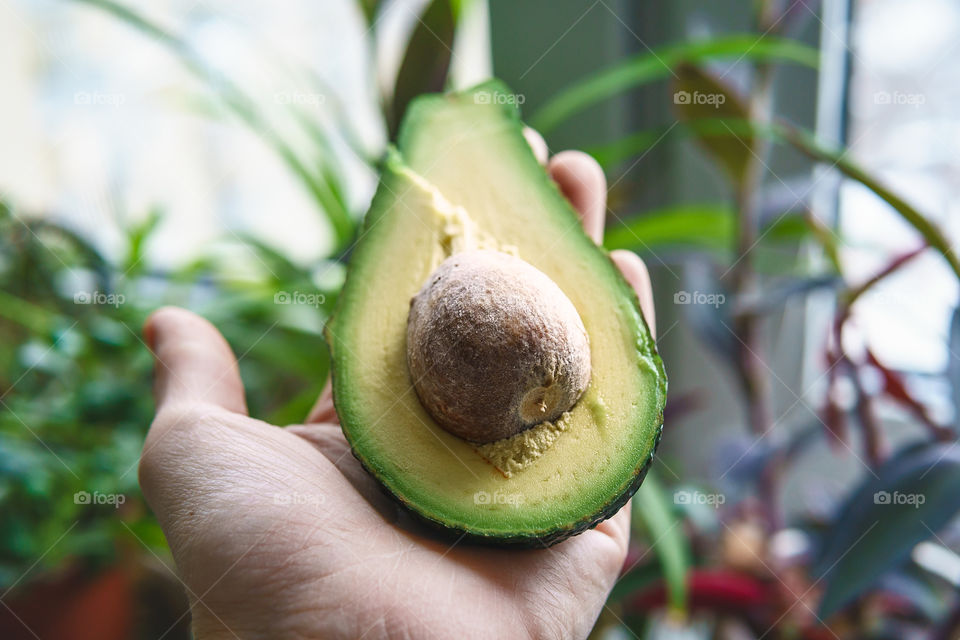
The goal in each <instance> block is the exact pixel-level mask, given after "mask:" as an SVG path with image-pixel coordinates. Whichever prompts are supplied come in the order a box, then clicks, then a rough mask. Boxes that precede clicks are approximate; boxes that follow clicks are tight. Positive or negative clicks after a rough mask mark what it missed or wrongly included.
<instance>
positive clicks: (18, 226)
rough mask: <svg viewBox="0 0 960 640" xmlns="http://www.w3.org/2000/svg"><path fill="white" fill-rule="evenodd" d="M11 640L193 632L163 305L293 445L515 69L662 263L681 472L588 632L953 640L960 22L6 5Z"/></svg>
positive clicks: (663, 327)
mask: <svg viewBox="0 0 960 640" xmlns="http://www.w3.org/2000/svg"><path fill="white" fill-rule="evenodd" d="M0 42H3V50H4V54H3V56H2V57H0V86H2V87H3V94H2V95H3V98H2V100H0V141H2V144H0V513H2V518H0V604H2V605H3V608H0V637H3V638H44V639H46V638H70V639H74V638H99V639H105V640H110V639H113V638H117V639H120V638H144V639H146V638H187V637H189V636H190V632H189V614H188V609H187V602H186V600H185V597H184V594H183V592H182V588H181V586H180V584H179V582H178V580H177V579H176V577H175V574H174V573H173V570H172V563H171V560H170V557H169V552H168V550H167V548H166V545H165V541H164V538H163V534H162V533H161V532H160V530H159V528H158V527H157V525H156V522H155V521H154V519H153V517H152V516H151V514H150V512H149V510H148V509H147V508H146V506H145V504H144V502H143V499H142V497H141V496H140V493H139V489H138V487H137V479H136V467H137V460H138V456H139V451H140V447H141V444H142V441H143V437H144V434H145V432H146V429H147V426H148V425H149V422H150V420H151V417H152V401H151V399H150V369H151V359H150V354H149V352H148V349H147V348H146V346H145V344H144V343H143V341H142V340H141V338H140V326H141V324H142V322H143V320H144V318H145V317H146V315H147V314H148V313H149V312H150V311H151V310H152V309H154V308H156V307H158V306H160V305H163V304H178V305H183V306H186V307H189V308H191V309H194V310H196V311H197V312H199V313H201V314H203V315H204V316H206V317H207V318H209V319H210V320H211V321H213V322H214V323H215V324H216V325H217V326H218V327H220V328H221V329H222V330H223V332H224V334H225V335H226V337H227V339H228V341H229V342H230V344H231V346H232V347H233V349H234V351H235V352H236V353H237V355H238V357H239V358H240V366H241V372H242V375H243V378H244V381H245V383H246V385H247V389H248V396H249V397H248V400H249V404H250V408H251V413H252V414H253V415H255V416H257V417H260V418H263V419H265V420H268V421H272V422H275V423H277V424H287V423H293V422H297V421H299V420H301V419H302V418H303V416H305V415H306V412H307V410H308V409H309V407H310V406H311V405H312V403H313V401H314V399H315V398H316V396H317V394H318V393H319V391H320V389H321V388H322V386H323V384H324V382H325V378H326V376H327V368H328V360H327V352H326V347H325V345H324V344H323V340H322V336H321V330H322V327H323V325H324V322H325V321H326V319H327V317H328V314H329V313H330V311H331V309H332V308H333V305H334V304H335V302H336V297H337V292H338V290H339V288H340V286H341V284H342V281H343V277H344V273H345V264H346V261H347V258H348V256H349V251H350V247H351V245H352V242H353V240H354V238H355V235H356V232H357V228H358V224H359V222H360V220H361V218H362V215H363V213H364V211H365V209H366V206H367V204H368V203H369V200H370V198H371V196H372V194H373V190H374V189H375V187H376V179H377V163H378V161H379V159H380V157H381V156H382V154H383V152H384V150H385V149H386V146H387V145H388V144H389V141H390V140H391V136H392V135H393V132H394V131H395V127H396V125H397V123H398V122H399V119H400V118H401V117H402V114H403V112H404V109H405V108H406V105H407V104H408V103H409V101H410V100H411V99H412V98H413V97H414V96H416V95H418V94H420V93H424V92H431V91H441V90H445V89H455V88H462V87H467V86H470V85H472V84H474V83H476V82H479V81H481V80H483V79H485V78H487V77H490V76H491V75H496V76H497V77H500V78H501V79H503V80H504V81H506V82H507V83H508V84H509V85H510V86H511V87H512V88H513V89H514V90H515V91H516V93H517V103H518V104H519V105H520V108H521V111H522V112H523V117H524V119H525V120H526V121H527V122H528V123H529V124H531V125H532V126H534V127H535V128H537V129H539V130H540V131H541V132H542V133H543V134H544V136H545V138H546V140H547V142H548V144H549V146H550V148H551V150H553V151H557V150H561V149H565V148H581V149H584V150H586V151H587V152H589V153H591V154H592V155H593V156H594V157H595V158H597V160H598V161H599V162H600V163H601V164H602V165H603V167H604V169H605V171H606V172H607V178H608V183H609V187H610V193H609V209H608V218H607V233H606V238H605V246H606V247H608V248H610V249H613V248H627V249H632V250H634V251H637V252H638V253H639V254H640V255H641V256H642V257H643V258H644V259H645V261H646V262H647V264H648V266H649V267H650V269H651V272H652V276H653V280H654V289H655V293H656V302H657V324H658V329H659V346H660V350H661V354H662V355H663V358H664V361H665V363H666V367H667V372H668V375H669V376H670V399H669V403H668V407H667V412H666V427H665V431H664V438H663V443H662V445H661V449H660V455H659V457H658V458H657V462H656V463H655V464H654V467H653V470H652V472H651V473H650V475H649V477H648V479H647V481H646V482H645V483H644V485H643V486H642V488H641V490H640V492H639V493H638V494H637V497H636V498H635V499H634V501H633V509H634V512H635V518H634V523H635V534H634V536H633V541H632V551H631V554H630V557H629V558H628V560H627V563H626V565H625V566H624V569H623V575H622V577H621V579H620V580H619V581H618V583H617V585H616V587H615V588H614V591H613V593H612V594H611V597H610V601H609V603H608V606H607V607H606V608H605V610H604V612H603V614H602V615H601V617H600V619H599V620H598V622H597V627H596V630H595V631H594V637H596V638H604V639H620V638H643V639H646V638H690V639H699V638H704V639H708V638H710V639H713V638H716V639H731V640H740V639H745V640H746V639H751V638H801V639H807V638H809V639H821V638H823V639H828V638H838V639H840V638H843V639H846V638H877V639H880V638H896V639H900V638H908V639H909V638H935V639H947V638H956V637H960V597H958V590H957V587H958V585H960V556H958V553H957V552H958V551H960V528H958V526H957V525H958V521H957V518H956V517H955V516H956V515H957V512H958V511H960V497H958V496H960V494H958V492H957V490H956V489H955V487H960V449H958V448H957V447H955V442H956V438H957V428H958V424H960V414H958V412H957V402H958V398H960V356H958V351H960V322H958V321H957V320H956V319H955V316H956V312H955V308H956V306H957V299H958V287H957V282H958V277H960V260H958V257H957V255H956V254H955V252H954V251H953V247H954V246H955V245H956V242H957V240H958V237H960V217H958V215H957V214H958V213H960V153H957V149H958V148H960V2H957V1H956V0H913V2H910V3H906V2H898V1H896V0H822V1H817V0H754V1H753V2H735V1H733V0H678V1H675V2H628V1H627V0H595V1H593V2H591V1H590V0H584V1H579V2H576V1H573V0H526V1H525V2H508V1H507V0H489V1H484V0H393V1H389V0H384V1H377V0H327V1H326V2H322V3H317V2H301V1H293V2H285V3H283V4H282V5H268V4H265V3H255V2H249V1H247V0H233V1H231V2H228V1H226V0H203V1H202V2H197V1H195V0H158V1H154V2H150V3H147V2H134V1H132V0H128V1H123V2H121V1H118V2H116V3H115V2H111V1H108V0H72V1H71V0H59V1H53V0H29V1H28V0H0Z"/></svg>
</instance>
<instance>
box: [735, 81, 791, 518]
mask: <svg viewBox="0 0 960 640" xmlns="http://www.w3.org/2000/svg"><path fill="white" fill-rule="evenodd" d="M756 73H757V78H756V83H755V85H754V89H753V92H752V93H751V96H750V118H751V120H752V121H753V122H759V123H761V125H762V126H766V125H767V123H769V122H770V121H771V119H772V102H773V99H772V88H773V67H772V66H771V65H769V64H760V65H758V66H757V71H756ZM750 146H751V151H750V156H749V157H748V161H747V163H746V167H745V170H744V174H743V176H742V177H741V180H740V183H739V184H738V185H737V189H736V199H737V210H738V211H739V214H740V215H739V217H738V224H739V227H738V230H737V256H738V259H739V261H738V262H737V264H736V265H735V267H734V269H733V274H732V277H733V287H732V288H733V292H734V296H735V298H736V299H746V298H752V297H753V296H755V295H756V293H757V291H758V288H759V282H758V280H759V278H758V274H757V272H756V269H755V268H754V263H753V259H752V256H751V251H752V249H753V248H754V246H755V245H756V242H757V233H758V228H759V217H760V210H759V197H758V196H759V189H760V186H761V184H762V180H763V174H764V170H765V169H766V164H765V161H764V160H763V158H765V157H767V156H768V155H769V152H770V146H771V145H770V142H769V141H768V140H764V139H762V138H760V137H752V138H751V139H750ZM734 331H735V332H736V334H737V337H738V338H739V340H738V354H737V355H738V357H737V367H738V374H739V377H740V382H741V385H742V387H743V392H744V396H745V399H746V405H747V414H748V420H749V424H750V429H751V431H752V432H753V434H754V435H755V436H756V437H758V438H759V437H762V436H764V435H765V434H766V433H767V431H768V430H769V429H770V428H771V427H772V425H773V413H772V407H771V404H772V403H771V390H770V378H769V374H768V372H767V368H768V365H767V363H766V361H765V357H764V352H765V349H764V347H763V343H762V340H761V327H760V317H759V316H758V315H757V314H754V313H745V314H742V315H741V316H739V317H738V318H737V319H736V320H735V321H734ZM776 476H777V470H776V469H775V468H774V466H773V465H768V466H767V468H766V469H765V470H764V473H763V475H762V477H761V480H760V487H759V491H760V498H761V501H762V502H763V505H764V508H765V510H766V517H767V524H768V526H769V527H770V528H771V529H776V528H777V527H778V526H779V520H780V514H779V509H778V507H777V500H776V485H777V482H776V479H777V478H776Z"/></svg>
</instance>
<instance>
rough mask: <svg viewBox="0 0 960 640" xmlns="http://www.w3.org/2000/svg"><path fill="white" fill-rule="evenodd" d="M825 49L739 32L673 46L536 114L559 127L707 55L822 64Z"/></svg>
mask: <svg viewBox="0 0 960 640" xmlns="http://www.w3.org/2000/svg"><path fill="white" fill-rule="evenodd" d="M819 56H820V54H819V52H818V51H817V50H816V49H814V48H813V47H808V46H807V45H805V44H802V43H800V42H797V41H795V40H788V39H783V38H775V37H771V36H760V37H757V35H756V34H739V35H732V36H725V37H722V38H716V39H710V40H699V41H694V42H684V43H680V44H673V45H669V46H667V47H664V48H660V49H657V50H656V51H652V52H650V53H646V54H641V55H639V56H636V57H634V58H630V59H629V60H625V61H624V62H621V63H619V64H616V65H614V66H613V67H610V68H609V69H606V70H605V71H600V72H598V73H596V74H593V75H591V76H589V77H587V78H585V79H583V80H580V81H577V82H575V83H573V84H572V85H570V86H568V87H567V88H566V89H563V90H562V91H561V92H560V93H559V94H557V95H556V96H555V97H553V98H552V99H550V100H549V101H548V102H547V104H545V105H544V106H543V107H542V108H541V109H540V110H539V111H538V112H537V113H536V114H535V115H534V117H533V118H531V119H530V124H531V126H533V127H534V128H536V129H539V130H540V131H541V132H543V133H546V132H548V131H550V130H551V129H554V128H556V127H557V125H559V124H560V123H561V122H563V121H564V120H566V119H567V118H569V117H570V116H572V115H574V114H576V113H579V112H580V111H583V110H584V109H586V108H587V107H589V106H591V105H593V104H596V103H598V102H601V101H603V100H606V99H607V98H610V97H611V96H614V95H617V94H619V93H622V92H624V91H628V90H630V89H635V88H637V87H639V86H641V85H644V84H647V83H650V82H652V81H654V80H659V79H661V78H664V77H666V76H668V75H670V74H671V73H672V69H673V68H674V67H676V66H677V65H679V64H681V63H684V62H687V63H695V62H702V61H706V60H717V59H729V58H733V59H734V60H740V59H746V60H780V61H783V62H793V63H796V64H799V65H803V66H808V67H816V66H817V63H818V60H819Z"/></svg>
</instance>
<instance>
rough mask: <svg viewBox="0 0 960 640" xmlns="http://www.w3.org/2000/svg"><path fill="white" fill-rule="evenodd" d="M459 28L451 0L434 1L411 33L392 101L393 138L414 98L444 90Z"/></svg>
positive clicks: (391, 123)
mask: <svg viewBox="0 0 960 640" xmlns="http://www.w3.org/2000/svg"><path fill="white" fill-rule="evenodd" d="M455 31H456V20H455V16H454V7H453V3H452V2H451V0H432V2H431V3H430V5H429V6H428V7H427V9H426V11H424V13H423V15H421V16H419V17H418V18H417V25H416V27H415V28H414V30H413V35H411V36H410V42H409V43H408V44H407V50H406V53H405V54H404V56H403V61H402V62H401V63H400V70H399V72H398V73H397V82H396V84H395V85H394V88H393V99H392V100H391V102H390V111H389V118H388V121H389V124H390V139H391V140H392V139H394V138H395V137H396V135H397V128H398V127H399V126H400V121H401V120H402V119H403V114H404V113H406V111H407V106H408V105H409V104H410V101H411V100H413V99H414V98H416V97H417V96H418V95H420V94H421V93H433V92H438V91H442V90H443V88H444V85H445V84H446V81H447V71H448V70H449V69H450V59H451V58H452V57H453V37H454V32H455Z"/></svg>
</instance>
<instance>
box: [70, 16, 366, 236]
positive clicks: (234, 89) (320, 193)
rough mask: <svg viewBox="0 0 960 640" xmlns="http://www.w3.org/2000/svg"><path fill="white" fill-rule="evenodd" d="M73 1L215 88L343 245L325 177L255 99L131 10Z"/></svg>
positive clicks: (344, 228) (348, 222)
mask: <svg viewBox="0 0 960 640" xmlns="http://www.w3.org/2000/svg"><path fill="white" fill-rule="evenodd" d="M75 1H76V2H80V3H84V4H87V5H89V6H92V7H95V8H97V9H100V10H102V11H105V12H107V13H109V14H111V15H113V16H115V17H116V18H118V19H120V20H121V21H122V22H124V23H126V24H127V25H129V26H131V27H133V28H135V29H137V30H138V31H140V32H141V33H144V34H146V35H148V36H150V37H151V38H152V39H154V40H156V41H157V42H159V43H161V44H163V45H164V46H165V47H167V48H168V49H169V50H170V51H171V52H172V53H174V54H175V55H176V56H177V57H178V58H179V59H180V61H181V62H182V63H183V64H184V66H186V67H187V68H188V69H189V70H190V72H191V73H193V74H194V75H196V76H197V77H198V78H200V79H202V80H203V81H204V82H206V83H207V84H208V85H209V86H210V87H212V88H214V89H215V90H216V92H217V95H219V97H220V98H221V99H222V100H223V102H224V104H225V105H226V106H227V107H228V108H229V110H230V111H231V112H232V113H233V114H234V115H235V116H237V117H238V118H240V120H241V121H242V122H244V123H245V124H246V125H247V126H248V127H249V128H250V129H251V131H253V132H254V133H256V134H257V135H258V136H260V137H261V138H262V139H263V140H264V141H265V142H266V143H267V144H268V145H269V146H271V147H272V148H273V149H274V151H275V152H276V153H277V154H278V155H279V156H280V158H281V159H282V160H283V161H284V162H285V163H286V164H287V166H288V167H289V168H290V169H291V170H292V171H293V173H294V175H296V176H297V178H299V179H300V181H301V182H302V183H303V185H304V186H305V187H306V189H307V191H308V192H309V193H310V195H312V196H313V197H314V199H315V200H316V202H317V204H318V205H319V206H320V208H321V209H322V210H323V213H324V214H325V215H326V217H327V221H328V222H329V224H330V226H331V227H332V229H333V232H334V237H335V238H336V241H337V247H338V248H342V247H344V246H345V245H346V244H347V242H348V241H349V240H350V239H351V238H352V236H353V232H354V228H355V225H354V222H353V219H352V218H351V217H350V214H349V212H348V211H346V210H345V209H344V208H343V207H342V206H341V203H340V201H339V200H338V198H337V197H336V195H335V194H334V193H333V190H332V189H331V185H330V184H328V183H327V181H326V178H325V176H324V175H323V174H322V173H320V174H318V173H315V172H313V171H311V170H310V169H309V168H308V165H307V164H306V163H305V162H304V161H303V160H302V159H301V158H300V157H299V156H298V155H297V153H296V152H295V151H294V150H293V147H292V146H291V145H289V144H287V142H286V141H284V140H283V139H281V138H280V137H279V136H278V135H276V133H275V132H274V128H273V127H272V126H270V125H269V123H267V122H266V121H265V120H264V119H263V117H262V116H261V115H260V113H259V111H258V110H257V108H256V106H255V102H254V101H253V100H251V99H250V98H249V97H248V96H247V95H246V94H245V93H244V92H243V91H242V90H241V89H240V88H239V87H238V86H236V85H235V84H234V83H233V82H231V81H230V80H229V79H228V78H225V77H223V76H222V75H220V74H217V73H215V72H214V71H213V70H211V69H210V68H209V67H208V66H207V65H205V64H204V63H203V61H202V60H201V59H200V58H199V57H198V56H197V55H196V53H195V52H194V51H193V50H192V49H191V48H190V47H189V46H188V45H187V44H186V43H185V42H184V41H183V40H181V39H180V38H178V37H177V36H176V35H174V34H172V33H171V32H169V31H167V30H166V29H163V28H161V27H159V26H157V25H155V24H154V23H153V22H151V21H150V20H148V19H146V18H145V17H143V16H142V15H141V14H139V13H137V12H135V11H133V10H132V9H130V8H128V7H125V6H123V5H122V4H119V3H116V2H113V0H75Z"/></svg>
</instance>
